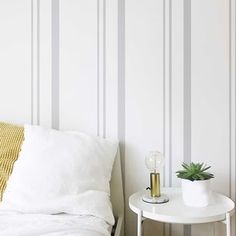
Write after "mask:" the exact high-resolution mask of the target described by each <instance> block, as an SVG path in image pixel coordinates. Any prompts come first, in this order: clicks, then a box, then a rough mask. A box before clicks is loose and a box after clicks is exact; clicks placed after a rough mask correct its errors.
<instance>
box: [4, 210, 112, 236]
mask: <svg viewBox="0 0 236 236" xmlns="http://www.w3.org/2000/svg"><path fill="white" fill-rule="evenodd" d="M110 229H111V226H110V225H109V224H107V223H106V222H105V221H104V220H102V219H100V218H97V217H94V216H78V215H69V214H58V215H44V214H16V213H14V214H13V213H4V214H3V213H0V235H1V236H108V235H110Z"/></svg>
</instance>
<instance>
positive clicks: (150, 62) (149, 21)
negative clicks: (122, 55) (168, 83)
mask: <svg viewBox="0 0 236 236" xmlns="http://www.w3.org/2000/svg"><path fill="white" fill-rule="evenodd" d="M125 17H126V94H125V98H126V100H125V102H126V105H125V106H126V153H125V192H126V201H128V196H129V195H131V194H132V193H134V192H135V191H138V190H141V189H144V188H145V187H147V186H148V185H149V183H148V181H149V176H148V171H147V169H146V167H145V163H144V160H145V155H146V154H147V153H148V152H149V151H150V150H153V149H154V150H155V149H158V150H160V151H163V67H164V65H163V2H162V1H153V0H149V1H145V2H144V1H137V0H135V1H132V0H130V1H127V3H126V16H125ZM126 206H127V209H126V220H127V221H126V224H127V227H126V235H135V232H136V222H135V219H136V218H135V215H134V214H133V213H132V212H131V211H130V210H129V209H128V204H127V205H126ZM154 230H155V233H156V234H159V235H162V233H163V228H162V225H159V224H157V223H153V222H151V221H147V222H145V223H144V232H145V235H152V234H153V231H154Z"/></svg>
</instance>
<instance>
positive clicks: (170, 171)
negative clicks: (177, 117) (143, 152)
mask: <svg viewBox="0 0 236 236" xmlns="http://www.w3.org/2000/svg"><path fill="white" fill-rule="evenodd" d="M169 186H170V187H171V186H172V0H169ZM169 235H172V226H171V224H170V227H169Z"/></svg>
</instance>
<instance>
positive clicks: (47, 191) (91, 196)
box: [0, 125, 118, 224]
mask: <svg viewBox="0 0 236 236" xmlns="http://www.w3.org/2000/svg"><path fill="white" fill-rule="evenodd" d="M24 135H25V140H24V142H23V145H22V150H21V152H20V155H19V158H18V160H17V161H16V163H15V166H14V169H13V172H12V175H11V177H10V179H9V181H8V183H7V188H6V190H5V193H4V196H3V201H2V203H1V205H0V210H8V211H9V210H14V211H19V212H24V213H47V214H55V213H61V212H65V213H71V214H79V215H81V214H88V215H95V216H97V217H101V218H103V219H104V220H106V221H107V222H108V223H111V224H113V223H114V219H113V216H112V210H111V204H110V200H109V197H110V187H109V181H110V178H111V171H112V166H113V162H114V157H115V155H116V152H117V146H118V144H117V142H112V141H108V140H106V139H102V138H99V137H93V136H89V135H86V134H83V133H79V132H76V133H72V132H71V133H68V132H62V131H57V130H52V129H46V128H42V127H39V126H30V125H25V126H24Z"/></svg>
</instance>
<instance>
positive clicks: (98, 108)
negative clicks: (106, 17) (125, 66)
mask: <svg viewBox="0 0 236 236" xmlns="http://www.w3.org/2000/svg"><path fill="white" fill-rule="evenodd" d="M99 25H100V0H97V135H98V136H99V134H100V127H99V126H100V115H99V114H100V89H99V86H100V60H99V58H100V27H99Z"/></svg>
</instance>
